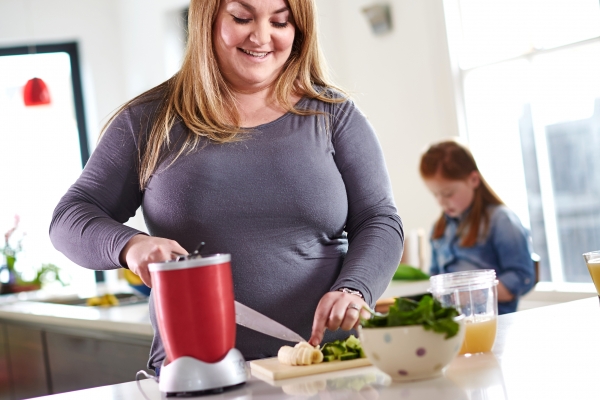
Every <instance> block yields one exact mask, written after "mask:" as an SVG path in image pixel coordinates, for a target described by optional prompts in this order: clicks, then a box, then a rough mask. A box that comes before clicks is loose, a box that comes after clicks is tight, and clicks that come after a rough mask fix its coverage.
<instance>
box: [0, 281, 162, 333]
mask: <svg viewBox="0 0 600 400" xmlns="http://www.w3.org/2000/svg"><path fill="white" fill-rule="evenodd" d="M123 292H131V288H129V287H128V286H127V285H118V286H112V287H110V288H109V287H102V286H99V287H98V288H97V290H95V291H94V292H89V293H84V294H83V295H84V296H95V295H101V294H104V293H123ZM80 295H81V294H80ZM76 297H78V296H77V293H74V292H72V291H71V290H69V289H68V288H66V289H65V290H63V291H61V292H55V293H48V292H44V291H37V292H24V293H19V294H14V295H3V296H0V319H4V320H10V321H18V322H27V323H32V324H39V325H53V326H58V327H68V328H80V329H91V330H94V331H105V332H109V333H111V332H112V333H122V334H129V335H135V336H144V337H148V338H152V336H153V331H152V326H151V325H150V316H149V312H148V303H147V302H145V303H139V304H131V305H123V306H119V307H107V308H104V307H85V306H72V305H63V304H52V303H44V302H43V301H44V300H47V299H51V298H76Z"/></svg>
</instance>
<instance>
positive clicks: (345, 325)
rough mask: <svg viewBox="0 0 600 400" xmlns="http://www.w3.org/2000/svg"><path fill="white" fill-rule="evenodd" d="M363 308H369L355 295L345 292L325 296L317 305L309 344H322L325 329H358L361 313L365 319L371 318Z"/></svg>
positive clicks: (330, 293)
mask: <svg viewBox="0 0 600 400" xmlns="http://www.w3.org/2000/svg"><path fill="white" fill-rule="evenodd" d="M363 306H364V307H368V305H367V303H366V302H365V301H364V300H363V299H361V298H360V297H359V296H356V295H353V294H348V293H343V292H329V293H327V294H325V296H323V297H322V298H321V301H319V305H317V311H315V319H314V320H313V327H312V334H311V336H310V339H309V340H308V342H309V343H310V344H311V345H313V346H316V345H318V344H321V341H322V340H323V335H324V334H325V328H327V329H329V330H330V331H335V330H337V329H338V328H342V329H343V330H345V331H348V330H350V329H353V328H356V327H357V326H358V323H359V317H360V315H361V313H362V315H363V317H364V318H369V313H368V311H366V310H363V309H362V308H363Z"/></svg>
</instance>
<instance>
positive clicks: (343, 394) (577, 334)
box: [40, 297, 600, 400]
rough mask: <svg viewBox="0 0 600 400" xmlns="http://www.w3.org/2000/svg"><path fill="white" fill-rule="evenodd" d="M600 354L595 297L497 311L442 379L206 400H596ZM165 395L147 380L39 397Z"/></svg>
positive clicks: (356, 379)
mask: <svg viewBox="0 0 600 400" xmlns="http://www.w3.org/2000/svg"><path fill="white" fill-rule="evenodd" d="M599 359H600V305H599V304H598V298H597V297H593V298H588V299H583V300H577V301H573V302H569V303H563V304H558V305H553V306H548V307H540V308H536V309H532V310H527V311H521V312H517V313H513V314H508V315H503V316H500V317H499V318H498V333H497V338H496V343H495V345H494V348H493V352H491V353H486V354H481V355H475V356H471V357H465V356H459V357H457V358H456V359H455V360H454V361H453V362H452V364H450V366H449V367H448V369H447V370H446V371H445V375H444V376H443V377H441V378H437V379H433V380H424V381H417V382H411V383H402V384H401V383H396V382H392V381H391V380H390V378H389V377H388V376H387V375H385V374H383V373H382V372H379V371H378V370H377V369H376V368H375V367H363V368H357V369H352V370H346V371H338V372H335V373H329V374H321V375H314V376H309V377H302V378H296V379H288V380H285V381H278V382H268V381H263V380H261V379H259V378H257V377H252V378H251V379H250V380H249V381H248V382H247V383H246V384H245V385H243V386H241V387H239V388H237V389H233V390H230V391H227V392H224V393H222V394H219V395H212V396H203V397H202V398H204V399H215V400H216V399H220V400H224V399H240V400H241V399H255V400H260V399H269V400H271V399H296V400H297V399H300V398H306V399H308V398H314V399H361V400H363V399H373V400H374V399H403V400H404V399H415V400H416V399H427V400H428V399H439V400H445V399H452V400H456V399H465V400H467V399H488V400H496V399H502V400H504V399H510V400H513V399H568V398H574V399H578V400H581V399H597V398H599V397H600V393H599V392H600V389H599V388H598V385H597V382H596V379H597V376H598V373H597V362H598V360H599ZM82 398H85V399H88V400H93V399H103V400H111V399H112V400H125V399H127V400H145V399H153V400H154V399H163V398H164V396H163V395H162V394H161V393H160V392H159V391H158V386H157V384H156V383H155V382H154V381H152V380H143V381H140V382H135V381H133V382H128V383H123V384H118V385H112V386H105V387H99V388H93V389H87V390H82V391H76V392H70V393H63V394H58V395H53V396H46V397H42V398H40V399H47V400H70V399H82Z"/></svg>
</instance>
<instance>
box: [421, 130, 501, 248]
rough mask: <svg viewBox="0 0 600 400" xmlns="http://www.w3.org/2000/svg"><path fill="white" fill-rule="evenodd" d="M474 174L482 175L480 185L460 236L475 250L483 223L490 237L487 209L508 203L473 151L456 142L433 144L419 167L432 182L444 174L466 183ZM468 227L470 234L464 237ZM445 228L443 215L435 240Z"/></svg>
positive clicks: (423, 174)
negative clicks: (484, 171) (504, 201)
mask: <svg viewBox="0 0 600 400" xmlns="http://www.w3.org/2000/svg"><path fill="white" fill-rule="evenodd" d="M473 171H477V173H478V174H479V180H480V183H479V186H478V187H477V188H476V189H475V194H474V197H473V204H472V206H471V211H470V212H469V215H468V216H467V218H465V221H463V223H462V224H461V225H460V227H459V235H461V236H462V240H461V243H460V245H461V246H463V247H472V246H474V245H475V243H477V238H478V237H479V233H480V232H479V230H480V225H481V222H483V233H484V234H487V231H488V229H489V222H490V221H489V215H488V213H487V207H488V206H489V205H494V204H504V203H503V202H502V200H501V199H500V197H498V195H497V194H496V193H495V192H494V191H493V190H492V188H491V187H490V185H489V184H488V183H487V182H486V181H485V179H483V176H482V175H481V172H479V168H478V167H477V163H476V162H475V157H473V154H471V151H470V150H469V149H468V148H467V147H466V146H464V145H462V144H460V143H458V142H457V141H455V140H447V141H442V142H439V143H436V144H433V145H431V147H429V149H427V151H426V152H425V153H423V155H422V156H421V163H420V165H419V172H420V173H421V177H422V178H423V179H431V178H434V177H435V176H437V175H440V176H441V177H442V178H444V179H448V180H465V179H467V178H468V176H469V175H470V174H471V173H472V172H473ZM467 227H468V231H467V232H466V234H463V233H464V231H465V230H466V228H467ZM445 229H446V218H445V217H444V214H443V213H442V215H441V216H440V218H438V220H437V222H436V223H435V227H434V228H433V234H432V238H433V239H439V238H441V237H442V236H443V235H444V231H445Z"/></svg>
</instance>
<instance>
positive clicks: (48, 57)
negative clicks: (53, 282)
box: [0, 43, 94, 286]
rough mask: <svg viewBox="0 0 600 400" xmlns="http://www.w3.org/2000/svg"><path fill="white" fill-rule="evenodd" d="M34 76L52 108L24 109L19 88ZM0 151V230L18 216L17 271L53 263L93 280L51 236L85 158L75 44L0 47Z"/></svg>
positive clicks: (27, 271)
mask: <svg viewBox="0 0 600 400" xmlns="http://www.w3.org/2000/svg"><path fill="white" fill-rule="evenodd" d="M32 50H33V51H32ZM34 77H38V78H41V79H42V80H43V81H44V82H45V83H46V85H47V87H48V90H49V92H50V99H51V103H50V104H49V105H41V106H29V107H26V106H25V104H24V101H23V87H24V85H25V83H26V82H27V81H28V80H30V79H32V78H34ZM0 154H1V155H0V176H2V181H1V182H2V184H1V187H2V189H0V193H2V194H1V196H0V229H1V230H2V232H1V233H2V234H4V233H5V232H6V231H8V230H9V229H10V228H11V227H12V226H13V218H14V215H15V214H18V215H19V216H20V218H21V221H20V224H19V230H18V231H16V232H15V234H14V238H15V239H19V238H21V237H22V238H23V241H22V247H23V249H22V251H21V252H20V253H19V254H18V255H17V261H16V264H15V268H16V269H17V270H18V271H20V272H21V273H23V274H24V277H25V278H31V277H33V276H32V274H33V273H34V272H35V271H36V270H37V269H38V268H39V267H40V266H41V264H44V263H53V264H56V265H57V266H59V267H61V268H62V269H64V270H65V271H66V272H67V273H68V274H69V275H70V276H71V277H72V279H73V280H74V281H76V282H77V283H78V285H79V284H82V285H84V286H85V283H86V282H87V283H89V284H94V272H93V271H89V270H86V269H84V268H81V267H78V266H76V265H75V264H74V263H72V262H71V261H69V260H68V259H67V258H66V257H64V256H63V255H62V254H61V253H60V252H58V251H57V250H55V249H54V247H53V246H52V243H51V242H50V239H49V237H48V228H49V226H50V220H51V216H52V212H53V210H54V207H55V206H56V204H57V203H58V201H59V199H60V198H61V197H62V195H63V194H64V193H65V192H66V191H67V189H68V188H69V186H70V185H71V184H72V183H73V182H74V181H75V180H76V179H77V177H78V176H79V174H80V173H81V170H82V166H84V165H85V163H86V162H87V160H88V158H89V150H88V143H87V133H86V128H85V118H84V113H83V97H82V90H81V80H80V75H79V60H78V52H77V45H76V43H64V44H56V45H43V46H36V47H35V49H30V48H29V47H13V48H4V49H0ZM23 234H25V236H23ZM2 245H3V244H2ZM13 245H14V243H13ZM0 280H1V277H0Z"/></svg>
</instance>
